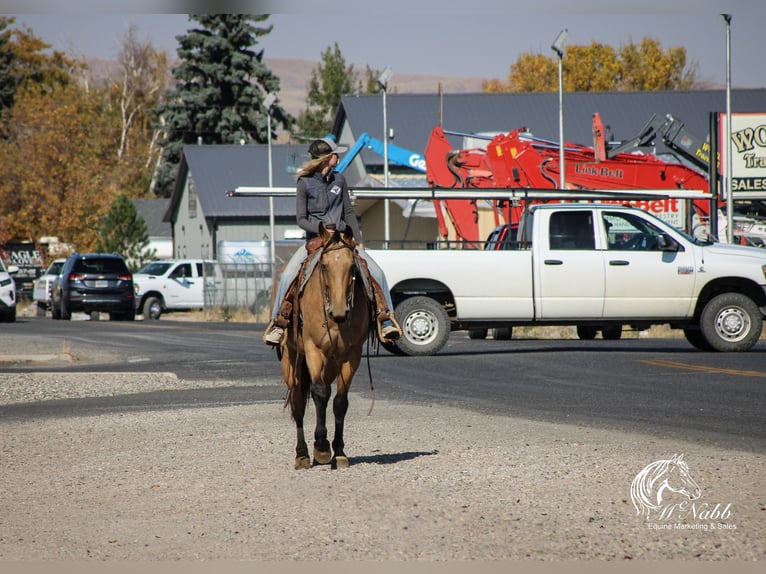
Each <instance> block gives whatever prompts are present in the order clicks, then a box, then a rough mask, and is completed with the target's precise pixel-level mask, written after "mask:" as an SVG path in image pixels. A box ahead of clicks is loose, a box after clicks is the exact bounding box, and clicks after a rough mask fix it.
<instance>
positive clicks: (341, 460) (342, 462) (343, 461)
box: [335, 456, 348, 468]
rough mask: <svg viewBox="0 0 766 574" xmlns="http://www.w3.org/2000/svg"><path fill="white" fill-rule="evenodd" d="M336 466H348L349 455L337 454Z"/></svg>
mask: <svg viewBox="0 0 766 574" xmlns="http://www.w3.org/2000/svg"><path fill="white" fill-rule="evenodd" d="M335 468H348V457H347V456H336V457H335Z"/></svg>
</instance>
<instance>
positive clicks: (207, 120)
mask: <svg viewBox="0 0 766 574" xmlns="http://www.w3.org/2000/svg"><path fill="white" fill-rule="evenodd" d="M267 18H268V15H253V14H192V15H190V16H189V19H190V20H191V21H195V22H197V23H199V24H200V27H199V28H194V29H191V30H189V31H188V33H187V34H186V35H183V36H177V37H176V39H177V40H178V44H179V47H178V50H177V52H178V56H179V58H180V59H181V63H180V64H179V65H178V66H177V67H176V68H174V69H173V77H174V78H175V79H176V81H177V84H176V86H175V88H174V89H172V90H171V91H170V92H169V93H168V94H167V98H166V101H165V102H164V103H163V104H161V105H160V106H158V107H157V108H155V109H154V112H155V113H156V114H157V115H158V116H159V118H160V126H161V129H162V130H163V132H164V137H163V140H162V142H161V146H162V148H163V161H162V162H161V164H160V166H159V168H158V170H157V173H155V181H154V191H155V193H157V194H158V195H162V196H169V195H170V193H171V192H172V188H173V185H174V183H175V179H176V174H177V172H178V164H179V162H180V160H181V154H182V151H183V146H184V145H186V144H195V143H198V142H202V143H205V144H227V143H240V141H241V140H244V141H246V142H256V143H265V142H266V139H267V132H268V128H267V124H266V122H267V121H268V116H267V114H266V110H264V109H263V106H262V102H263V99H264V98H265V96H266V94H267V93H277V92H278V91H279V78H278V77H277V76H275V75H274V74H273V73H272V71H271V70H270V69H269V68H268V66H266V64H264V63H263V50H261V51H258V52H256V51H253V50H252V47H253V46H255V45H256V44H257V42H258V40H257V39H258V38H260V37H262V36H265V35H266V34H268V33H269V32H271V29H272V27H271V26H269V27H267V28H258V27H256V26H254V25H253V23H257V22H263V21H265V20H266V19H267ZM271 116H272V120H271V121H272V122H274V123H276V124H281V125H282V126H283V127H284V128H285V129H287V128H289V126H290V123H291V122H292V117H291V116H290V115H289V114H288V113H287V112H286V111H285V110H284V109H283V108H282V107H280V106H278V105H274V106H273V107H272V109H271ZM274 123H272V131H274V128H275V125H274Z"/></svg>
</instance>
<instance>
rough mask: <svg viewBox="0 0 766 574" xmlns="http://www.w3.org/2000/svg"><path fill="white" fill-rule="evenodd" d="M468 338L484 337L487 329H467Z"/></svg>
mask: <svg viewBox="0 0 766 574" xmlns="http://www.w3.org/2000/svg"><path fill="white" fill-rule="evenodd" d="M468 338H469V339H486V338H487V330H486V329H468Z"/></svg>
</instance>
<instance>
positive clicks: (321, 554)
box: [0, 333, 766, 561]
mask: <svg viewBox="0 0 766 574" xmlns="http://www.w3.org/2000/svg"><path fill="white" fill-rule="evenodd" d="M0 345H2V347H0V367H1V366H2V364H3V362H5V363H6V364H7V363H8V362H9V361H13V360H18V359H19V358H20V357H22V358H24V360H27V361H40V362H41V364H46V365H51V364H56V362H57V361H62V362H66V361H68V360H77V359H78V358H80V357H81V356H84V351H86V350H85V349H79V348H66V349H62V351H61V352H59V353H55V354H54V355H55V356H54V357H51V356H48V354H49V353H50V351H49V349H50V346H49V343H47V342H45V341H37V340H34V339H32V338H28V339H22V338H19V337H10V336H9V335H8V334H7V333H3V334H1V335H0ZM43 349H46V350H45V351H43ZM87 351H88V352H89V353H92V352H94V350H93V349H87ZM44 354H45V355H46V356H43V355H44ZM210 384H211V383H210V382H209V381H205V382H196V381H193V380H180V379H178V378H176V377H175V376H174V375H172V374H168V373H157V374H153V375H147V374H133V375H124V374H123V375H119V374H103V373H92V374H86V375H82V374H78V375H72V374H55V373H54V374H50V373H49V374H40V373H35V374H29V375H23V376H20V375H9V374H2V373H0V408H2V406H4V405H22V404H30V403H32V404H33V403H39V402H42V401H50V400H71V401H77V400H78V399H80V398H82V397H92V396H114V395H120V394H129V393H139V392H145V391H148V390H164V389H180V388H194V387H198V386H201V385H205V386H210ZM215 384H216V385H227V384H232V385H233V384H237V385H241V384H242V382H241V381H236V382H233V381H232V382H229V383H227V382H226V381H218V382H216V383H215ZM251 384H252V385H258V386H263V385H267V386H273V387H274V396H275V399H274V401H273V402H269V403H262V404H254V405H248V406H235V407H226V408H205V407H195V408H174V409H156V410H125V409H123V410H118V411H110V410H104V411H103V412H102V413H100V414H97V415H91V416H85V417H79V416H65V417H55V418H54V417H34V418H32V417H29V418H24V417H17V416H4V417H2V418H0V456H1V457H2V467H1V470H0V492H2V499H1V500H0V560H11V561H17V560H21V561H31V560H57V561H69V560H89V559H91V560H96V561H113V560H121V561H137V560H149V561H155V560H186V561H208V560H272V561H304V560H305V561H325V560H339V561H347V560H402V561H447V560H509V559H534V560H565V559H603V560H620V561H622V560H631V559H634V560H635V559H652V560H655V559H700V560H727V559H740V560H762V559H764V558H766V542H764V541H766V488H764V486H765V485H766V480H765V479H764V477H766V468H764V466H765V465H764V455H763V454H762V453H749V452H740V451H736V450H725V449H720V448H712V447H710V446H705V445H698V444H693V443H684V442H681V441H678V440H675V439H673V438H672V437H667V438H657V437H651V438H649V437H645V436H642V435H636V434H627V433H621V432H613V431H606V430H600V429H593V428H588V427H583V426H573V425H572V426H570V425H561V424H550V423H542V422H536V421H529V420H524V419H514V418H507V417H498V416H488V415H486V414H482V413H476V412H470V411H465V410H460V409H455V408H443V407H439V408H436V407H429V406H422V405H421V406H412V405H407V404H403V403H398V402H395V401H391V400H382V399H380V398H379V399H378V400H377V401H376V403H375V406H374V410H373V412H372V414H371V415H370V416H367V411H368V409H369V406H370V397H369V391H368V390H367V389H366V388H363V385H358V386H357V392H356V393H352V396H351V407H350V411H349V415H348V417H347V432H346V452H347V454H348V455H349V457H350V460H351V466H350V467H349V468H348V469H345V470H331V469H329V468H324V467H315V468H313V469H310V470H307V471H295V470H293V456H294V436H295V433H294V426H293V423H292V421H291V419H290V416H289V414H288V412H287V411H285V410H283V408H282V402H281V400H280V399H279V397H280V396H281V394H282V390H281V388H280V387H281V383H280V381H279V379H278V372H277V369H276V366H275V378H274V379H273V380H259V381H252V382H251ZM309 421H310V423H311V425H312V426H313V408H312V409H310V418H309ZM680 452H683V453H685V459H686V461H687V462H688V463H689V466H690V471H691V474H692V475H693V478H694V479H695V480H696V482H697V484H699V486H700V488H701V490H702V496H701V498H700V499H698V500H697V501H696V503H697V506H696V509H698V510H702V509H708V510H712V509H713V508H714V507H715V506H716V504H719V505H720V506H719V508H723V507H725V506H726V505H729V504H730V505H731V506H730V516H728V517H727V518H726V519H720V518H719V519H716V518H713V517H707V518H706V519H702V518H694V517H693V516H691V517H690V516H687V517H686V519H683V520H674V521H672V522H670V523H669V524H670V526H671V528H669V529H659V528H657V524H656V523H647V522H646V521H645V520H644V519H643V518H642V517H639V516H637V514H636V510H635V508H634V507H633V504H632V502H631V497H630V485H631V481H632V480H633V478H634V477H635V476H636V474H637V473H638V472H639V471H640V470H641V469H642V468H643V467H645V466H646V465H647V464H649V463H651V462H653V461H655V460H658V459H664V458H670V457H671V456H672V455H673V454H675V453H680ZM703 505H704V506H703Z"/></svg>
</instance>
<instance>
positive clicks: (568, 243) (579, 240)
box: [548, 211, 596, 251]
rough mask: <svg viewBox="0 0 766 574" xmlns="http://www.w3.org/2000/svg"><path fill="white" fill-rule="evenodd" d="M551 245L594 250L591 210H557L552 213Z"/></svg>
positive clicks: (570, 248)
mask: <svg viewBox="0 0 766 574" xmlns="http://www.w3.org/2000/svg"><path fill="white" fill-rule="evenodd" d="M548 233H549V238H548V241H549V245H550V248H551V249H561V250H570V251H571V250H583V249H586V250H592V249H595V248H596V240H595V238H594V236H593V216H592V214H591V212H590V211H557V212H555V213H552V214H551V223H550V229H549V230H548Z"/></svg>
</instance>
